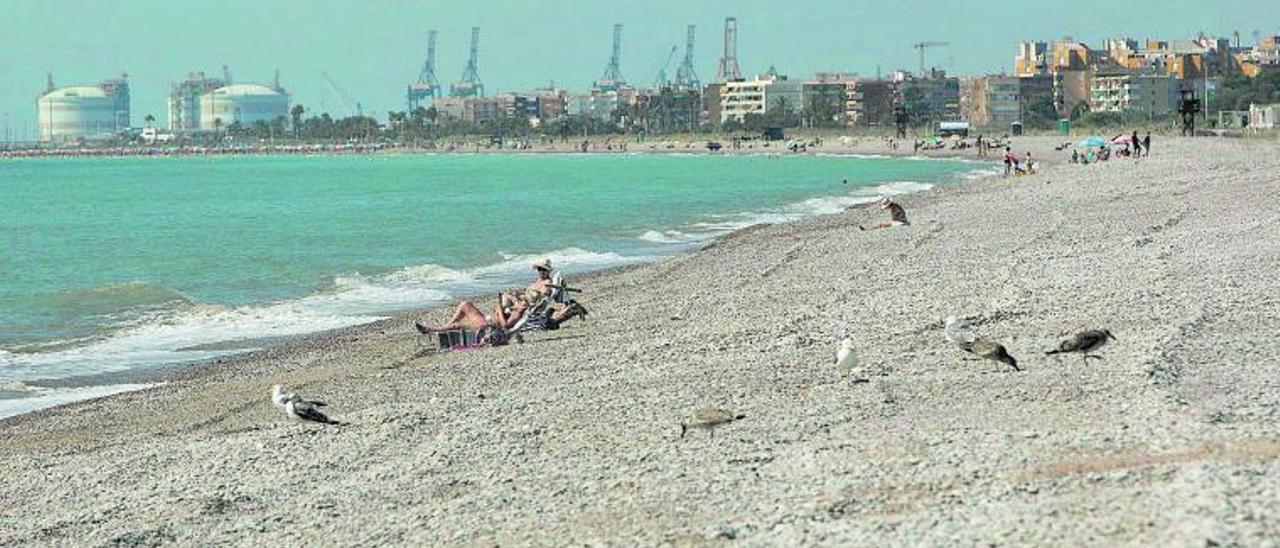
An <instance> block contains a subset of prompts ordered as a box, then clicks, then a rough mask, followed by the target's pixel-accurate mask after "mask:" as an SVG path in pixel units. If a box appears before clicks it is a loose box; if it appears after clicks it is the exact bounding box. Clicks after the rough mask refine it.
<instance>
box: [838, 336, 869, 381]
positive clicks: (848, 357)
mask: <svg viewBox="0 0 1280 548" xmlns="http://www.w3.org/2000/svg"><path fill="white" fill-rule="evenodd" d="M836 375H838V376H839V377H840V378H848V377H851V376H853V377H855V378H856V379H861V378H862V377H863V370H862V368H859V367H858V351H857V350H855V349H854V347H853V339H851V338H848V337H846V338H845V339H844V340H843V341H840V349H839V350H837V351H836Z"/></svg>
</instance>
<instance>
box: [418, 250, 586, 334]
mask: <svg viewBox="0 0 1280 548" xmlns="http://www.w3.org/2000/svg"><path fill="white" fill-rule="evenodd" d="M533 269H534V270H535V271H537V277H536V278H535V279H534V281H533V283H531V284H529V287H527V288H525V290H524V291H523V292H521V293H520V294H518V295H516V294H511V293H500V294H499V295H498V306H497V307H496V308H494V310H493V314H485V313H484V312H483V311H481V310H480V307H478V306H476V305H475V304H474V303H472V302H470V301H462V302H460V303H458V308H457V309H456V310H454V313H453V317H451V318H450V319H449V321H448V322H447V323H445V324H444V325H441V326H437V327H428V326H425V325H422V324H421V323H418V322H415V323H414V324H413V325H414V327H415V328H417V330H418V332H420V333H423V334H429V333H433V332H436V331H453V330H456V329H467V330H473V331H478V330H480V329H482V328H485V327H501V328H503V329H510V328H511V327H512V326H514V325H515V324H516V322H518V321H520V318H521V317H523V316H524V313H525V311H526V310H528V309H529V307H530V306H532V305H534V304H536V303H537V302H538V301H539V300H541V299H542V297H543V296H545V295H548V294H550V293H551V291H552V290H555V289H557V288H558V287H559V286H557V285H556V284H555V282H554V279H555V277H554V276H553V275H552V270H551V261H550V260H548V259H543V260H541V261H538V262H536V263H534V264H533ZM586 314H587V311H586V309H585V308H584V307H583V306H582V305H580V304H577V303H574V304H572V305H564V304H561V303H552V304H551V321H552V325H554V326H558V325H559V324H560V323H562V322H564V321H566V320H568V319H570V318H573V317H574V316H578V315H582V316H586Z"/></svg>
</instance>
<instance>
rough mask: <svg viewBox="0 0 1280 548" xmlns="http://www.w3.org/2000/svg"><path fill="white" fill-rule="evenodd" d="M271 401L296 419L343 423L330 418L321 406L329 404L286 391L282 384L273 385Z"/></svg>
mask: <svg viewBox="0 0 1280 548" xmlns="http://www.w3.org/2000/svg"><path fill="white" fill-rule="evenodd" d="M271 403H272V404H274V405H275V406H276V407H279V408H280V409H283V410H284V413H285V415H288V416H289V418H291V419H293V420H296V421H309V422H318V423H321V424H342V423H340V422H338V421H335V420H333V419H331V418H329V416H328V415H325V414H324V412H323V411H321V410H320V408H321V407H325V406H327V405H328V404H327V403H325V402H322V401H318V400H307V399H303V398H302V397H301V396H299V395H297V394H294V393H291V392H285V391H284V388H283V387H281V386H280V385H278V384H277V385H275V386H272V387H271Z"/></svg>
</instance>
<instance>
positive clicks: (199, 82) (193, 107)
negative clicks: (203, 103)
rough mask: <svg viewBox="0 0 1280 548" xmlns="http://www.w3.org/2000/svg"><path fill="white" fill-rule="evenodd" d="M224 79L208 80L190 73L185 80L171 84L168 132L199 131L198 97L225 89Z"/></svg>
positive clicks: (227, 82)
mask: <svg viewBox="0 0 1280 548" xmlns="http://www.w3.org/2000/svg"><path fill="white" fill-rule="evenodd" d="M230 83H231V82H229V81H227V80H226V78H225V77H224V78H208V77H206V76H205V74H204V73H203V72H191V73H188V74H187V79H186V80H183V81H181V82H178V83H175V84H173V86H172V88H171V89H170V91H169V105H168V106H169V131H172V132H174V133H189V132H194V131H200V97H202V96H204V95H205V94H208V93H211V92H213V91H214V90H216V89H218V88H221V87H225V86H227V85H228V84H230Z"/></svg>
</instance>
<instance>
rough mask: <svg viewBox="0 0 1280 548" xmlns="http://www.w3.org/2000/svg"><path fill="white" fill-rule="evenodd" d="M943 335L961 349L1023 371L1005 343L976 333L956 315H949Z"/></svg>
mask: <svg viewBox="0 0 1280 548" xmlns="http://www.w3.org/2000/svg"><path fill="white" fill-rule="evenodd" d="M943 335H944V336H945V337H946V338H947V342H949V343H951V344H953V345H955V346H956V347H957V348H959V349H960V350H964V351H965V352H968V353H970V354H973V355H975V356H978V357H980V358H982V359H986V360H992V361H997V362H1000V363H1003V364H1006V365H1008V366H1009V367H1012V368H1013V370H1014V371H1022V368H1021V367H1018V360H1017V359H1016V358H1014V357H1013V356H1012V355H1011V354H1009V351H1008V350H1006V349H1005V347H1004V345H1002V344H1000V343H998V342H995V341H993V340H991V339H988V338H986V337H979V336H976V335H974V334H973V332H972V331H970V330H969V326H968V325H966V324H964V323H962V322H961V321H959V320H957V319H956V318H955V316H947V322H946V327H945V328H944V329H943Z"/></svg>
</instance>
